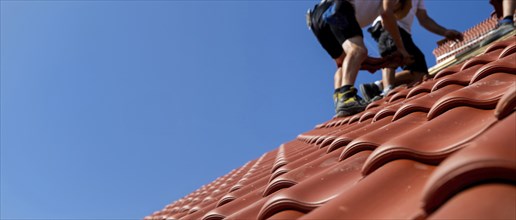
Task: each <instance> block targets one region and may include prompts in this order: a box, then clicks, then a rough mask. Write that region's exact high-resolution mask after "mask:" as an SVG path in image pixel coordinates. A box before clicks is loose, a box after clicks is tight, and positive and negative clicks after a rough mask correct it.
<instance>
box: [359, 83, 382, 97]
mask: <svg viewBox="0 0 516 220" xmlns="http://www.w3.org/2000/svg"><path fill="white" fill-rule="evenodd" d="M360 92H362V95H363V96H364V99H365V100H366V101H371V100H372V99H373V98H374V97H376V96H379V95H380V94H381V93H382V91H381V90H380V88H379V87H378V85H376V84H375V83H366V84H361V85H360Z"/></svg>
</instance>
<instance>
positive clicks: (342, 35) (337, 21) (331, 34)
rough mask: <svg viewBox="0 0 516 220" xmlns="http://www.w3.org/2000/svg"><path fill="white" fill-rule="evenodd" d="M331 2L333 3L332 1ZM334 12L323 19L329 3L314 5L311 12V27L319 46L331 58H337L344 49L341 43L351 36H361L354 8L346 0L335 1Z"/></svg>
mask: <svg viewBox="0 0 516 220" xmlns="http://www.w3.org/2000/svg"><path fill="white" fill-rule="evenodd" d="M332 4H333V3H332ZM334 4H335V5H334V6H333V7H335V8H334V10H335V12H334V13H333V15H331V16H330V17H326V19H324V18H323V17H324V16H323V15H324V14H325V12H326V11H327V10H332V9H331V8H330V9H328V7H330V6H331V5H320V4H318V5H316V7H315V8H314V9H313V10H312V12H311V19H312V26H311V29H312V31H313V33H314V34H315V37H317V40H318V41H319V43H320V44H321V46H322V47H323V48H324V49H325V50H326V51H327V52H328V54H330V56H331V57H332V58H334V59H335V58H338V57H340V56H341V55H342V53H343V52H344V50H343V49H342V44H343V43H344V41H346V40H347V39H349V38H351V37H355V36H363V34H362V29H361V28H360V25H358V22H357V20H356V18H355V9H354V8H353V6H352V5H351V3H349V2H347V1H337V2H336V3H334Z"/></svg>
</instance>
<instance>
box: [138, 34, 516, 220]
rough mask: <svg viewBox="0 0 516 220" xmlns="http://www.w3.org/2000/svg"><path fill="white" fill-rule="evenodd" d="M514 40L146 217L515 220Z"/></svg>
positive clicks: (399, 90)
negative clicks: (462, 219) (469, 219)
mask: <svg viewBox="0 0 516 220" xmlns="http://www.w3.org/2000/svg"><path fill="white" fill-rule="evenodd" d="M515 108H516V36H512V37H511V38H509V39H507V40H504V41H501V42H497V43H494V44H492V45H491V46H490V47H489V48H487V49H486V50H485V52H484V53H483V54H481V55H479V56H477V57H474V58H471V59H469V60H468V61H466V62H463V63H460V64H457V65H453V66H450V67H448V68H446V69H443V70H442V71H440V72H438V73H437V74H435V76H434V77H433V78H431V79H428V80H426V81H424V82H422V83H421V84H419V85H416V86H413V87H410V88H408V87H399V88H396V89H395V90H393V91H392V92H391V93H389V95H388V96H386V97H384V98H383V99H381V100H378V101H376V102H373V103H371V104H370V105H369V106H368V107H367V109H366V110H365V111H364V112H362V113H360V114H357V115H354V116H349V117H345V118H334V119H332V120H330V121H328V122H325V123H323V124H320V125H318V126H316V127H315V128H314V129H313V130H311V131H308V132H305V133H303V134H300V135H299V136H298V137H297V138H296V139H295V140H292V141H290V142H287V143H285V144H282V145H281V146H280V147H278V148H277V149H275V150H273V151H270V152H267V153H265V154H264V155H262V156H261V157H260V158H258V159H256V160H253V161H250V162H248V163H247V164H245V165H244V166H242V167H240V168H239V169H235V170H233V171H231V172H230V173H228V174H227V175H225V176H222V177H220V178H218V179H217V180H215V181H213V182H212V183H210V184H208V185H205V186H203V187H201V188H200V189H198V190H196V191H195V192H192V193H191V194H189V195H187V196H186V197H184V198H183V199H180V200H178V201H176V202H174V203H172V204H170V205H168V206H166V207H165V208H164V209H163V210H161V211H158V212H155V213H154V214H152V215H150V216H148V217H146V219H203V220H211V219H297V218H299V219H336V218H338V219H341V218H346V219H380V218H382V219H443V218H476V219H516V184H515V183H516V135H515V134H516V114H515V113H514V110H515Z"/></svg>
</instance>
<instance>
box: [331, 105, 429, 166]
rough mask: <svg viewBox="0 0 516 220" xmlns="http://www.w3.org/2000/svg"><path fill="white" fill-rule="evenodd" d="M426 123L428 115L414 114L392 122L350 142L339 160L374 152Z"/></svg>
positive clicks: (389, 118)
mask: <svg viewBox="0 0 516 220" xmlns="http://www.w3.org/2000/svg"><path fill="white" fill-rule="evenodd" d="M383 120H386V121H391V120H392V116H389V117H386V118H384V119H383ZM425 122H426V113H423V112H413V113H411V114H409V115H407V116H406V117H404V118H402V119H400V120H398V121H394V122H391V123H389V124H387V125H385V126H382V127H380V128H378V129H376V130H375V131H372V132H370V133H367V134H365V135H362V136H360V137H358V138H356V139H355V140H354V141H352V142H350V143H349V144H348V145H346V146H345V147H344V149H343V150H342V153H341V155H340V157H339V160H344V159H346V158H348V157H350V156H351V155H353V154H355V153H357V152H360V151H363V150H374V149H376V148H377V147H378V146H380V145H382V144H383V143H385V142H387V141H388V140H389V139H394V138H396V137H398V136H400V135H402V134H404V133H406V132H408V131H410V130H412V129H414V128H416V127H418V126H420V125H422V124H424V123H425ZM377 123H378V122H377Z"/></svg>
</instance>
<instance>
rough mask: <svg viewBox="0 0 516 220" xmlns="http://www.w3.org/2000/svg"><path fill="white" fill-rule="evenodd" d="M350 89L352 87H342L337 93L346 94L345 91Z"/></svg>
mask: <svg viewBox="0 0 516 220" xmlns="http://www.w3.org/2000/svg"><path fill="white" fill-rule="evenodd" d="M352 87H353V86H352V85H345V86H342V87H340V88H339V92H341V93H344V92H347V91H349V90H351V88H352Z"/></svg>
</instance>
